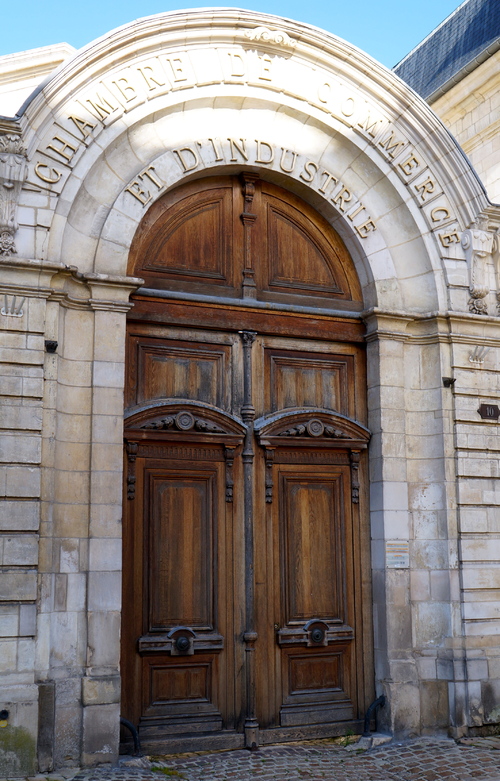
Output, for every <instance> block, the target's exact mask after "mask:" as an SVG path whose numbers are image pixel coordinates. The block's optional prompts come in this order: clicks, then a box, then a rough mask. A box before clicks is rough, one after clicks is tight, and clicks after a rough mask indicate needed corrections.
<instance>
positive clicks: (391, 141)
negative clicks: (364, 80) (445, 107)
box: [33, 47, 460, 248]
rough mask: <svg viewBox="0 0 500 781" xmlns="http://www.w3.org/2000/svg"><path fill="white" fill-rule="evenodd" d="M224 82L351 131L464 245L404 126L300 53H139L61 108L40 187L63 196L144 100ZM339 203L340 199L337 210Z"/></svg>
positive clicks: (42, 150)
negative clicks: (89, 156)
mask: <svg viewBox="0 0 500 781" xmlns="http://www.w3.org/2000/svg"><path fill="white" fill-rule="evenodd" d="M218 83H220V84H221V85H228V84H233V85H238V84H241V85H248V86H251V87H260V88H263V89H265V90H266V91H272V92H273V93H274V94H279V93H282V94H283V95H289V96H291V97H293V98H298V99H299V100H300V101H303V102H305V103H308V104H309V105H311V106H313V107H314V108H315V109H320V110H321V111H322V112H324V113H326V114H329V115H330V116H332V117H334V118H335V119H336V120H338V121H340V122H341V123H342V124H343V125H345V126H347V127H349V128H352V130H354V131H355V132H356V133H357V134H360V135H361V136H363V137H364V138H365V139H366V140H367V141H368V142H369V143H370V145H371V146H372V147H373V148H374V149H375V150H376V151H377V153H378V154H380V155H382V157H383V158H384V160H385V161H386V162H387V163H388V164H389V165H390V166H391V167H392V169H393V170H394V171H395V173H396V174H397V175H398V177H399V178H400V179H401V180H402V181H403V182H404V183H405V185H406V186H407V187H408V188H409V190H410V192H411V194H412V196H413V198H414V199H415V200H416V202H417V203H418V205H419V207H420V208H421V209H422V210H423V212H424V214H425V216H426V219H427V222H428V224H429V226H430V228H431V230H433V231H437V235H438V237H439V241H440V244H441V246H442V247H444V248H446V247H448V246H450V244H454V243H459V241H460V237H459V233H458V226H457V223H456V218H455V217H454V215H452V213H451V212H450V208H449V204H448V203H447V202H445V201H443V199H442V196H443V188H442V187H441V186H440V184H439V182H438V180H437V177H436V175H435V173H433V172H432V171H431V170H430V168H429V166H428V164H427V163H426V162H425V161H424V160H423V158H422V154H421V152H418V153H417V151H416V150H415V149H414V147H413V145H412V143H411V142H410V141H409V139H408V138H407V137H406V136H405V134H404V133H403V132H402V131H401V129H400V127H399V126H398V123H397V122H396V121H392V120H391V119H390V118H389V117H388V116H386V115H385V112H383V110H382V108H381V107H380V106H378V105H376V104H371V103H370V102H369V101H368V99H367V97H368V96H367V95H365V94H364V92H363V91H362V89H361V88H360V87H357V86H356V85H352V84H350V85H347V84H345V83H343V82H342V81H341V80H340V79H339V77H338V76H337V75H336V74H333V73H331V72H329V71H327V70H326V69H323V68H318V67H313V66H311V65H310V64H309V63H307V62H305V61H304V60H302V59H300V60H299V59H298V58H297V57H296V56H295V55H294V56H292V57H286V58H285V57H282V56H279V55H278V54H276V55H273V56H270V55H269V54H259V53H258V52H257V51H256V50H255V49H254V50H252V51H247V50H245V49H243V48H242V47H235V48H232V49H231V48H229V47H215V48H213V49H210V50H207V49H204V50H201V49H196V48H195V47H193V48H192V49H190V50H189V51H186V50H184V51H175V52H166V53H165V54H160V55H157V56H154V57H144V56H141V55H139V56H136V57H131V58H130V60H129V64H128V65H127V66H126V67H121V68H120V69H119V70H116V71H113V72H110V73H109V74H108V75H107V76H102V75H101V76H96V78H95V79H94V80H92V82H91V83H90V84H87V85H86V86H85V87H84V88H82V89H81V90H80V91H78V92H77V94H76V95H75V96H74V97H73V98H71V99H70V100H68V102H67V103H66V104H65V106H63V107H61V110H60V113H59V116H60V119H58V120H57V121H56V122H55V123H54V124H53V125H52V126H51V128H50V131H49V132H48V134H47V135H45V141H44V142H42V143H41V144H40V146H39V148H38V152H37V154H36V156H35V158H34V160H33V173H34V174H35V177H36V179H35V181H38V182H43V183H44V184H45V185H49V186H50V189H51V190H53V191H55V192H60V190H61V188H62V186H63V184H64V180H65V175H67V174H68V173H69V170H71V168H72V167H73V166H74V164H75V163H76V162H77V161H78V159H79V157H80V154H83V152H84V149H85V147H87V146H88V145H89V144H91V143H92V141H93V140H94V139H95V138H96V137H97V136H98V135H99V133H100V132H102V130H103V129H104V128H105V127H106V126H107V125H110V124H112V123H113V122H114V121H115V120H116V119H118V118H119V117H121V116H123V114H124V112H127V114H128V113H129V112H131V111H133V109H134V108H135V107H136V106H139V105H141V104H142V103H144V102H146V101H151V100H153V99H155V98H156V97H160V96H162V95H164V96H165V95H169V94H170V93H174V92H175V91H177V90H182V91H187V90H189V89H192V88H200V87H203V86H205V85H214V84H218ZM183 99H184V96H183ZM237 140H238V139H236V141H237ZM243 159H244V156H243ZM307 162H309V163H310V167H309V171H312V170H313V168H314V165H316V164H315V163H313V161H307ZM262 164H265V163H261V165H262ZM284 165H285V166H286V165H287V163H286V162H285V163H284ZM280 167H281V168H282V170H285V169H284V168H283V166H280ZM307 170H308V169H305V172H304V177H306V178H305V179H304V178H303V181H306V182H307V177H308V176H309V175H310V174H308V173H307ZM316 175H317V174H315V176H316ZM320 175H321V174H320ZM313 179H314V177H313ZM332 181H333V180H331V182H332ZM311 182H312V180H311ZM311 182H307V183H308V184H311ZM318 185H319V186H318V187H317V189H318V190H319V191H321V190H320V188H321V187H322V186H323V183H321V182H318ZM313 186H314V185H313ZM340 189H341V188H338V193H340ZM344 202H346V201H345V199H344ZM339 204H340V200H339V203H337V204H336V205H337V207H339ZM340 211H343V210H342V209H340ZM351 216H352V212H351ZM366 216H367V217H368V215H366ZM366 221H367V220H366V219H365V220H364V221H363V222H361V223H359V224H361V225H362V224H363V223H364V222H366ZM373 230H374V228H373V227H372V226H371V224H369V225H368V226H367V227H366V228H365V231H364V233H365V236H366V235H368V233H369V232H371V231H373ZM360 235H362V234H360Z"/></svg>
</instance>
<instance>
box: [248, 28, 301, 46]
mask: <svg viewBox="0 0 500 781" xmlns="http://www.w3.org/2000/svg"><path fill="white" fill-rule="evenodd" d="M245 38H249V39H250V40H251V41H262V42H264V43H275V44H277V45H278V46H285V47H287V48H289V49H293V48H294V47H295V46H296V45H297V41H295V40H294V39H293V38H290V36H289V35H288V33H286V32H285V31H284V30H270V29H269V27H256V28H255V29H254V30H246V32H245Z"/></svg>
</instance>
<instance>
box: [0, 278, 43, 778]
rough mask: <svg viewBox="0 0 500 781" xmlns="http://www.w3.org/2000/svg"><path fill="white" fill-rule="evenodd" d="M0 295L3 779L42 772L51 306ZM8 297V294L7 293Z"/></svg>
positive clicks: (19, 294)
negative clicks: (42, 581)
mask: <svg viewBox="0 0 500 781" xmlns="http://www.w3.org/2000/svg"><path fill="white" fill-rule="evenodd" d="M13 276H14V279H12V281H13V282H14V284H13V285H12V286H11V287H10V288H9V287H4V288H3V290H2V293H1V294H0V343H1V346H0V421H1V422H0V427H1V432H0V433H1V445H0V710H6V711H7V712H8V719H7V727H4V728H3V729H0V768H1V774H2V775H6V776H8V775H24V774H29V773H32V772H33V771H34V769H35V754H36V739H37V725H38V688H37V686H36V684H35V636H36V626H37V621H36V614H37V609H36V601H37V570H38V561H39V529H40V471H41V466H40V465H41V455H42V437H41V431H42V409H43V392H44V387H43V376H44V360H45V348H44V329H45V300H44V298H43V297H42V298H37V297H33V296H32V295H29V294H28V291H27V290H26V289H25V288H24V289H23V287H20V286H19V285H18V284H17V285H16V282H19V279H16V277H18V276H19V274H14V275H13ZM6 291H8V292H6Z"/></svg>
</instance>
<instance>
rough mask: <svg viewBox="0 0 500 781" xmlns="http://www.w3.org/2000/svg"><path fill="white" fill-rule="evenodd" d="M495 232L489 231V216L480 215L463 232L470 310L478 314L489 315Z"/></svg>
mask: <svg viewBox="0 0 500 781" xmlns="http://www.w3.org/2000/svg"><path fill="white" fill-rule="evenodd" d="M493 242H494V234H493V233H492V232H491V231H488V218H487V217H484V216H481V215H480V216H479V217H478V218H477V219H476V220H475V222H474V223H473V224H472V225H471V227H470V229H469V230H466V231H464V232H463V233H462V247H463V249H464V251H465V257H466V259H467V267H468V269H469V290H470V294H471V298H470V299H469V311H470V312H472V313H473V314H476V315H487V314H488V305H487V303H486V300H485V299H486V296H487V295H488V293H489V292H490V288H489V285H488V260H489V258H490V256H491V255H492V252H493Z"/></svg>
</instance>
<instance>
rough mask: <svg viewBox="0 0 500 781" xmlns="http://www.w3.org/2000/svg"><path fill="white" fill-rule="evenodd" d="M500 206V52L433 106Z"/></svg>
mask: <svg viewBox="0 0 500 781" xmlns="http://www.w3.org/2000/svg"><path fill="white" fill-rule="evenodd" d="M431 105H432V108H433V110H434V111H435V112H436V114H437V115H438V116H439V117H440V118H441V119H442V120H443V122H444V124H445V125H446V127H447V128H448V129H449V130H450V131H451V133H452V135H454V136H455V138H456V139H457V141H458V142H459V144H460V146H461V147H462V149H463V150H464V152H465V153H466V154H467V155H468V157H469V159H470V161H471V163H472V165H473V166H474V168H475V169H476V171H477V173H478V174H479V176H480V178H481V180H482V181H483V182H484V185H485V187H486V190H487V192H488V195H489V197H490V199H491V200H492V201H493V203H500V134H499V132H498V129H499V116H500V52H498V51H497V52H496V53H495V54H493V55H491V56H490V57H489V58H488V59H487V60H486V61H485V62H483V63H482V64H481V65H479V66H478V67H477V68H476V69H475V70H473V71H472V73H469V74H468V75H467V76H465V77H464V78H463V79H461V81H459V82H458V84H455V85H454V86H453V87H451V89H449V90H448V92H446V93H445V94H444V95H442V96H441V97H440V98H438V99H437V100H435V101H434V102H433V103H431Z"/></svg>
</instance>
